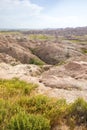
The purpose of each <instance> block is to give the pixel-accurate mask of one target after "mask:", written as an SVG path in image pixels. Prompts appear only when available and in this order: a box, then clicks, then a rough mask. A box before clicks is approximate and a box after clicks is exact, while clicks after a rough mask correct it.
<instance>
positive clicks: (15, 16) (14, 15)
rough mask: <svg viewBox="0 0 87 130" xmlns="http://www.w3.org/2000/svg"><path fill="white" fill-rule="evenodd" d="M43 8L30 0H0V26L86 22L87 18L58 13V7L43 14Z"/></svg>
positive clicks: (37, 25) (37, 26) (17, 26)
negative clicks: (52, 12)
mask: <svg viewBox="0 0 87 130" xmlns="http://www.w3.org/2000/svg"><path fill="white" fill-rule="evenodd" d="M44 10H45V9H44V8H43V7H41V6H39V5H37V4H33V3H32V2H31V1H30V0H0V28H56V27H69V26H73V27H75V26H83V25H84V26H86V24H87V23H86V21H87V18H85V19H86V20H83V19H84V18H82V17H80V16H71V14H69V16H66V15H64V14H63V15H60V14H61V13H59V10H58V9H57V10H58V11H55V13H54V14H51V12H50V13H48V14H46V12H45V13H44V14H43V11H44ZM55 14H57V16H55ZM79 21H80V22H79ZM78 24H79V25H78Z"/></svg>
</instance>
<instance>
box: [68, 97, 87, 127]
mask: <svg viewBox="0 0 87 130" xmlns="http://www.w3.org/2000/svg"><path fill="white" fill-rule="evenodd" d="M67 118H68V124H71V125H74V127H75V126H76V125H82V124H84V125H86V124H87V102H86V101H84V100H83V99H82V98H78V99H77V100H76V101H75V102H74V103H73V104H71V105H69V108H68V109H67Z"/></svg>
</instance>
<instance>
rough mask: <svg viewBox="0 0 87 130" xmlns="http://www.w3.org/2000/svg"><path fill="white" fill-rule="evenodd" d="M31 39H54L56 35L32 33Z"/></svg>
mask: <svg viewBox="0 0 87 130" xmlns="http://www.w3.org/2000/svg"><path fill="white" fill-rule="evenodd" d="M29 39H30V40H41V41H44V40H52V39H54V37H53V36H50V35H43V34H31V35H29Z"/></svg>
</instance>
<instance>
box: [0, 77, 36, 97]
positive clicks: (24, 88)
mask: <svg viewBox="0 0 87 130" xmlns="http://www.w3.org/2000/svg"><path fill="white" fill-rule="evenodd" d="M36 87H37V85H36V84H32V83H26V82H25V81H21V80H19V79H17V78H13V79H11V80H2V79H0V91H1V92H2V93H1V96H2V97H3V98H11V97H13V96H18V95H19V96H20V95H29V94H30V93H31V91H32V90H34V89H35V88H36Z"/></svg>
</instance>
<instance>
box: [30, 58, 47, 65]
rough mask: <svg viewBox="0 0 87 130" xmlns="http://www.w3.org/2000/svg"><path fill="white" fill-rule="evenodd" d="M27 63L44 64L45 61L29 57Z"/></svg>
mask: <svg viewBox="0 0 87 130" xmlns="http://www.w3.org/2000/svg"><path fill="white" fill-rule="evenodd" d="M29 64H34V65H45V62H43V61H42V60H40V59H37V58H31V59H30V61H29Z"/></svg>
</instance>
